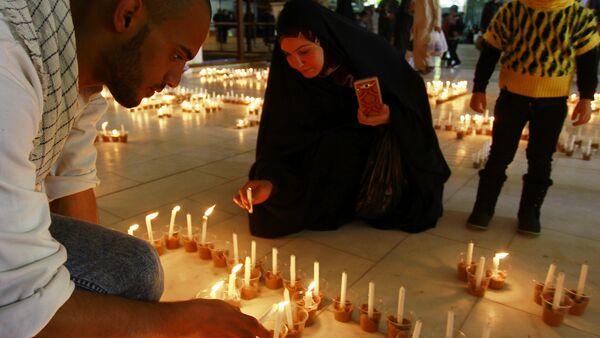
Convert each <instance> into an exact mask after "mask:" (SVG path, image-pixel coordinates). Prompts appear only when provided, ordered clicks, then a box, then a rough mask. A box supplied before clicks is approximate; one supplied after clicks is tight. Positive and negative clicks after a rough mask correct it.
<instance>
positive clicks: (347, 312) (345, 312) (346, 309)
mask: <svg viewBox="0 0 600 338" xmlns="http://www.w3.org/2000/svg"><path fill="white" fill-rule="evenodd" d="M352 311H354V305H353V304H352V302H351V301H349V300H346V301H345V302H344V306H343V307H342V306H341V304H340V297H336V298H335V299H333V318H335V320H337V321H338V322H342V323H346V322H349V321H350V320H351V319H352Z"/></svg>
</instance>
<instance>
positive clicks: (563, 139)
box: [557, 128, 600, 161]
mask: <svg viewBox="0 0 600 338" xmlns="http://www.w3.org/2000/svg"><path fill="white" fill-rule="evenodd" d="M599 144H600V137H598V132H596V133H595V135H594V137H591V136H588V137H584V136H583V135H582V132H581V128H577V134H574V133H572V134H569V133H566V132H562V133H561V134H560V136H559V140H558V145H557V148H558V151H560V152H563V153H565V155H567V156H568V157H571V156H573V154H574V153H575V151H576V150H577V149H578V148H579V149H580V150H581V154H582V158H583V159H584V160H587V161H589V160H591V159H592V155H593V154H594V152H596V151H598V148H599Z"/></svg>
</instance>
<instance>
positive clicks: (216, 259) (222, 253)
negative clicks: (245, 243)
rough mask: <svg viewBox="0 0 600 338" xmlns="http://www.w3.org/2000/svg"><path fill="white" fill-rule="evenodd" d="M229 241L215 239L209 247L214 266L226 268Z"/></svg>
mask: <svg viewBox="0 0 600 338" xmlns="http://www.w3.org/2000/svg"><path fill="white" fill-rule="evenodd" d="M229 246H230V245H229V242H228V241H224V240H216V241H215V242H214V244H213V246H212V248H210V256H211V258H212V261H213V265H214V267H215V268H226V267H227V257H228V256H229Z"/></svg>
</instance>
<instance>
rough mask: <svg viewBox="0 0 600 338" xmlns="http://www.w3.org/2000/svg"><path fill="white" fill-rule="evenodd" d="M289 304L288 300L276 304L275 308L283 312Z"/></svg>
mask: <svg viewBox="0 0 600 338" xmlns="http://www.w3.org/2000/svg"><path fill="white" fill-rule="evenodd" d="M289 303H290V301H288V300H284V301H283V302H281V303H279V304H277V306H278V307H279V311H283V309H284V308H285V307H286V306H287V305H288V304H289Z"/></svg>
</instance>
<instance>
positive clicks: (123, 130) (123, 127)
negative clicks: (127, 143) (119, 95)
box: [115, 101, 125, 135]
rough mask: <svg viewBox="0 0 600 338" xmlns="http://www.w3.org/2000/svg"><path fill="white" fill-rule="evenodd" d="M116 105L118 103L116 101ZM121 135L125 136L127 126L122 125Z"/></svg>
mask: <svg viewBox="0 0 600 338" xmlns="http://www.w3.org/2000/svg"><path fill="white" fill-rule="evenodd" d="M115 103H116V101H115ZM121 135H125V126H124V125H122V124H121Z"/></svg>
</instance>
